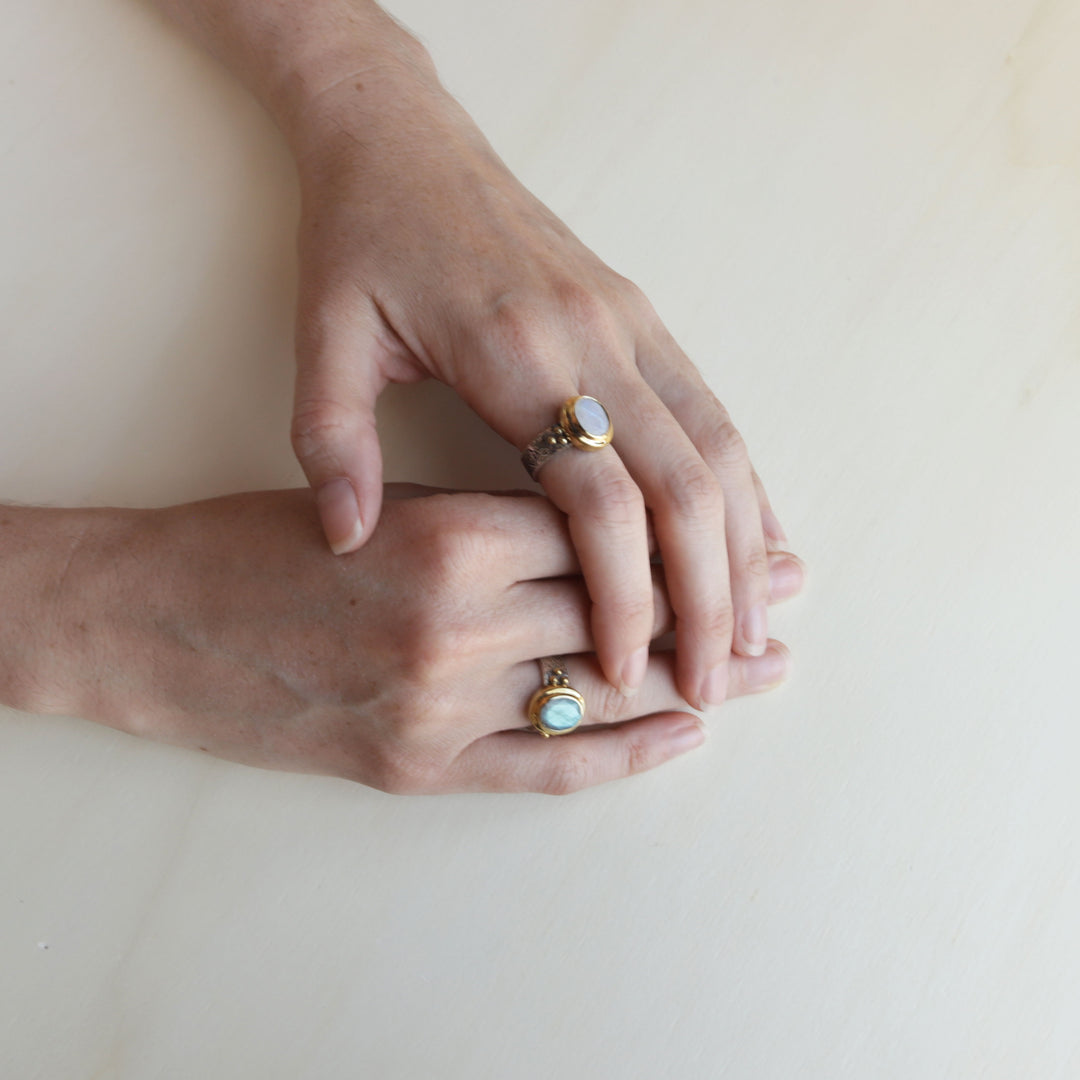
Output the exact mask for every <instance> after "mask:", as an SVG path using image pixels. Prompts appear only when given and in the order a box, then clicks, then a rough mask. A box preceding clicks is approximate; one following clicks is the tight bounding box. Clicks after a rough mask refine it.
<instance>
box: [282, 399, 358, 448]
mask: <svg viewBox="0 0 1080 1080" xmlns="http://www.w3.org/2000/svg"><path fill="white" fill-rule="evenodd" d="M352 426H353V424H352V411H351V410H350V409H348V408H347V407H346V406H344V405H341V404H339V403H338V402H336V401H331V400H326V399H318V400H310V401H303V402H300V403H298V404H297V407H296V411H295V412H294V414H293V420H292V428H291V431H290V436H291V439H292V447H293V450H294V451H295V453H296V456H297V457H298V458H300V460H301V461H310V460H312V459H316V460H317V459H319V458H320V457H326V456H329V454H331V453H332V452H333V450H332V448H333V447H336V446H338V445H340V444H341V443H343V442H344V441H345V440H346V439H347V438H348V436H349V433H350V431H351V430H352Z"/></svg>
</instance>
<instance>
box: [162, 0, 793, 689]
mask: <svg viewBox="0 0 1080 1080" xmlns="http://www.w3.org/2000/svg"><path fill="white" fill-rule="evenodd" d="M156 2H157V4H158V6H159V7H161V8H162V9H163V10H164V11H165V12H167V13H168V14H169V15H170V16H171V17H172V18H173V19H175V20H176V21H177V22H178V23H179V24H181V25H182V26H183V27H184V28H185V29H186V30H187V31H188V32H189V33H190V34H191V35H192V36H193V37H194V38H196V39H197V40H198V41H200V42H201V43H202V44H203V45H204V46H205V47H206V48H208V49H209V50H210V51H212V52H213V53H215V55H217V56H218V58H219V59H220V60H221V61H222V62H223V63H224V64H225V65H226V66H228V67H229V68H230V69H231V70H232V71H233V72H235V73H236V75H237V76H238V77H239V78H240V79H241V80H242V81H243V82H244V83H245V84H246V85H247V86H248V87H249V88H250V89H251V91H252V92H253V93H254V94H255V95H256V96H257V97H258V98H259V100H260V101H261V102H262V103H263V105H264V106H265V107H266V108H267V110H268V111H269V112H270V114H271V115H272V116H273V117H274V119H275V120H276V122H277V123H278V125H279V127H280V128H281V130H282V132H283V133H284V135H285V137H286V139H287V140H288V142H289V145H290V147H291V148H292V150H293V152H294V155H295V158H296V162H297V166H298V170H299V176H300V181H301V190H302V196H303V209H302V220H301V223H300V230H299V251H300V270H301V290H300V298H299V309H298V319H297V361H298V367H297V380H296V395H295V407H294V420H293V430H292V436H293V445H294V447H295V449H296V453H297V456H298V458H299V460H300V462H301V464H302V466H303V468H304V471H305V474H306V476H307V478H308V480H309V481H310V483H311V486H312V488H313V490H314V491H315V493H316V500H317V506H318V509H319V512H320V517H321V522H322V526H323V529H324V532H325V536H326V539H327V540H328V541H329V544H330V547H331V548H332V550H333V551H334V552H337V553H349V552H354V551H356V550H358V549H360V548H361V547H362V546H363V545H364V544H365V543H367V542H368V541H369V540H370V538H371V537H372V536H373V535H374V534H375V529H376V524H377V521H378V519H379V515H380V506H381V500H382V490H383V488H382V466H381V459H380V453H379V443H378V438H377V434H376V431H375V421H374V405H375V400H376V398H377V396H378V395H379V393H380V392H381V391H382V390H383V388H384V387H385V386H386V385H387V384H388V383H389V382H410V381H415V380H418V379H423V378H428V377H434V378H438V379H441V380H442V381H444V382H446V383H447V384H448V385H450V386H452V387H453V388H454V389H455V390H456V391H457V392H458V393H459V394H460V395H461V397H462V398H463V399H464V400H465V401H466V402H467V403H468V404H469V405H470V406H471V407H472V408H473V409H475V410H476V412H477V413H478V414H479V415H480V416H481V417H483V418H484V420H486V421H487V422H488V423H489V424H490V425H491V426H492V427H493V428H494V429H495V430H496V431H497V432H499V433H500V434H501V435H502V436H504V437H505V438H506V439H507V440H509V441H510V442H512V443H513V444H514V445H515V446H516V447H517V448H518V449H521V448H523V447H524V446H525V445H526V444H527V443H528V442H529V441H530V439H532V438H533V437H534V436H535V435H536V434H537V433H538V432H540V431H542V430H543V429H544V428H546V427H547V426H548V425H549V424H550V423H552V422H553V420H554V419H555V416H556V413H557V409H558V406H559V405H560V404H561V403H562V402H563V401H565V400H566V399H567V398H569V397H572V396H574V395H576V394H590V395H592V396H594V397H596V398H598V399H599V400H601V401H602V402H603V403H604V404H605V405H606V406H607V408H608V409H609V411H610V413H611V415H612V417H613V419H614V423H615V432H616V434H615V441H614V443H613V444H612V446H610V447H608V448H606V449H604V450H602V451H599V452H597V453H594V454H587V453H582V452H577V451H574V452H564V453H562V454H560V455H558V456H557V457H556V458H554V459H553V460H552V461H551V462H550V463H548V464H547V465H546V466H545V467H544V468H543V469H542V471H541V473H540V478H539V479H540V482H541V484H542V486H543V487H544V489H545V491H546V493H547V495H548V497H549V498H550V499H551V501H552V502H553V503H554V504H555V505H556V506H557V507H558V508H559V509H560V510H562V511H563V512H564V513H565V514H566V516H567V520H568V523H569V525H568V527H569V531H570V536H571V538H572V541H573V545H574V548H575V551H576V553H577V557H578V559H579V561H580V565H581V568H582V573H583V576H584V579H585V582H586V584H587V588H588V594H589V597H590V600H591V607H590V622H591V627H592V633H593V640H594V643H595V649H596V655H597V657H598V660H599V664H600V668H601V670H602V672H603V674H604V676H605V677H606V679H607V680H608V682H609V683H610V684H611V685H612V686H613V687H615V688H617V689H618V690H619V691H620V692H622V693H623V694H625V695H627V696H631V695H633V694H634V693H635V692H637V691H638V690H639V689H640V688H641V687H642V685H643V683H644V680H645V678H646V674H647V671H648V667H649V648H648V646H649V639H650V633H651V630H652V628H653V626H654V623H655V619H656V615H655V611H654V609H653V591H652V575H651V571H650V565H649V554H648V545H647V540H646V535H647V521H648V520H649V518H650V517H651V520H652V522H653V525H654V528H655V535H656V538H657V541H658V544H659V549H660V552H661V555H662V558H663V562H664V566H665V569H666V575H667V591H668V595H669V596H670V602H671V607H672V610H673V611H674V619H675V633H676V639H677V648H676V659H675V682H676V685H677V686H678V688H679V691H680V693H681V695H682V697H683V699H684V700H685V701H686V702H688V703H689V704H691V705H692V706H694V707H696V708H702V707H705V706H706V705H716V704H719V703H721V702H722V701H723V700H724V699H725V697H726V696H727V694H728V682H729V678H730V677H731V669H730V665H731V658H732V657H737V656H741V657H744V658H745V657H754V656H761V655H762V654H763V652H764V651H765V649H766V644H767V640H768V638H767V617H766V604H767V600H768V595H769V558H768V552H769V550H770V549H771V548H775V547H777V546H779V545H782V544H783V543H784V542H785V537H784V534H783V531H782V529H781V528H780V525H779V523H778V521H777V519H776V516H775V514H774V513H773V512H772V510H771V508H770V506H769V502H768V499H767V497H766V495H765V491H764V488H763V487H762V485H761V482H760V480H759V479H758V477H757V474H756V473H755V471H754V469H753V467H752V465H751V462H750V459H749V456H748V454H747V451H746V447H745V445H744V443H743V440H742V439H741V438H740V436H739V433H738V431H737V430H736V429H735V427H734V425H733V424H732V422H731V419H730V417H729V416H728V414H727V412H726V410H725V409H724V407H723V406H722V405H721V403H720V402H719V401H718V400H717V399H716V397H715V396H714V395H713V393H712V392H711V391H710V390H709V388H708V387H707V386H706V385H705V383H704V381H703V380H702V378H701V376H700V375H699V373H698V372H697V370H696V368H695V367H694V365H693V364H692V363H691V362H690V360H689V359H688V358H687V356H686V355H685V353H684V352H683V351H682V350H681V349H680V348H679V346H678V344H677V343H676V342H675V340H674V339H673V337H672V336H671V334H670V333H669V332H668V331H667V329H666V328H665V327H664V325H663V324H662V322H661V321H660V319H659V318H658V317H657V315H656V313H655V311H654V310H653V309H652V307H651V305H650V304H649V302H648V301H647V300H646V299H645V297H644V296H643V295H642V294H641V292H640V291H639V290H638V289H637V288H636V287H635V286H634V285H633V284H632V283H630V282H629V281H627V280H626V279H625V278H623V277H621V276H620V275H619V274H617V273H616V272H615V271H613V270H611V269H610V268H609V267H608V266H606V265H605V264H604V263H603V262H602V261H601V260H600V259H599V258H598V257H597V256H596V255H595V254H593V253H592V252H591V251H590V250H588V249H587V248H586V247H585V246H584V245H583V244H582V243H581V242H580V241H579V240H578V239H577V238H576V237H575V236H574V235H573V234H572V233H571V232H570V230H569V229H568V228H567V227H566V226H565V225H564V224H563V223H562V222H561V221H559V219H558V218H557V217H556V216H555V215H554V214H553V213H552V212H551V211H550V210H548V209H547V208H546V207H545V206H543V205H542V204H541V203H540V202H539V201H538V200H537V199H536V198H535V197H534V196H533V195H531V194H530V193H529V192H528V191H526V190H525V189H524V188H523V187H522V186H521V184H520V183H519V182H518V181H517V180H516V179H515V178H514V176H513V175H512V174H511V173H510V172H509V170H508V169H507V168H506V166H505V165H504V164H503V163H502V162H501V161H500V160H499V158H498V157H497V156H496V154H495V153H494V151H493V150H492V149H491V147H490V146H489V144H488V143H487V142H486V140H485V139H484V137H483V136H482V135H481V133H480V132H479V130H478V129H477V128H476V126H475V124H474V123H473V122H472V120H471V119H470V118H469V116H468V115H467V114H466V113H465V112H464V110H463V109H462V108H461V106H460V105H459V104H458V103H457V102H456V101H455V100H454V99H453V98H452V97H451V96H450V95H449V94H448V93H447V92H446V91H445V90H444V89H443V87H442V86H441V84H440V83H439V80H438V78H437V75H436V73H435V70H434V67H433V65H432V63H431V60H430V58H429V56H428V54H427V52H426V51H425V49H424V48H423V47H422V46H421V45H420V44H419V43H418V42H417V41H416V40H415V39H414V38H413V37H412V36H411V35H409V34H408V33H406V32H405V31H404V30H403V29H402V28H401V27H400V26H399V25H398V24H397V23H395V22H394V21H393V20H392V19H391V18H389V17H388V16H387V15H386V14H385V13H384V12H383V11H382V10H381V9H380V8H379V7H378V6H377V5H375V4H374V3H371V2H369V0H308V2H304V3H300V2H298V0H156Z"/></svg>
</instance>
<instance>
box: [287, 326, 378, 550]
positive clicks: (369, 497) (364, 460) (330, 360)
mask: <svg viewBox="0 0 1080 1080" xmlns="http://www.w3.org/2000/svg"><path fill="white" fill-rule="evenodd" d="M332 338H333V340H331V339H332ZM376 351H377V344H376V340H375V337H374V334H373V333H370V332H367V331H366V330H365V329H364V328H363V327H358V326H357V325H356V323H355V322H353V324H352V325H351V326H349V327H343V328H342V330H341V331H340V332H339V333H337V334H336V335H335V334H334V332H332V331H331V332H327V333H322V334H319V335H312V334H310V333H308V332H306V331H305V328H301V332H300V334H299V337H298V347H297V371H296V393H295V398H294V404H293V421H292V445H293V450H294V451H295V453H296V456H297V458H298V459H299V461H300V465H301V467H302V468H303V470H304V475H305V476H306V477H307V478H308V483H310V484H311V486H312V488H313V489H314V491H315V502H316V505H317V506H318V510H319V518H320V519H321V521H322V527H323V532H324V533H325V534H326V539H327V542H328V543H329V544H330V548H331V550H332V551H333V552H334V554H335V555H344V554H345V553H346V552H349V551H355V550H356V549H357V548H358V547H360V546H361V545H362V544H363V543H364V541H365V540H366V539H367V537H368V536H370V535H371V532H372V530H373V529H374V528H375V523H376V522H377V521H378V518H379V510H380V507H381V505H382V452H381V450H380V449H379V436H378V433H377V431H376V429H375V401H376V398H378V396H379V393H380V392H381V391H382V389H383V387H384V386H385V385H386V379H385V377H384V376H383V375H382V374H381V373H380V371H379V368H378V364H377V363H376V359H375V356H376Z"/></svg>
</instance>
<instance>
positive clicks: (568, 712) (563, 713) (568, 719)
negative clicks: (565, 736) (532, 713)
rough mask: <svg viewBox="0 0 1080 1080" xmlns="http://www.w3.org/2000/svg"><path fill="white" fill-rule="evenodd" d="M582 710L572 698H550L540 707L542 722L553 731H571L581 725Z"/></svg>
mask: <svg viewBox="0 0 1080 1080" xmlns="http://www.w3.org/2000/svg"><path fill="white" fill-rule="evenodd" d="M581 717H582V709H581V706H580V705H579V704H578V702H577V701H576V699H574V698H572V697H553V698H548V700H547V701H545V702H544V704H543V705H541V706H540V721H541V723H542V724H543V725H544V727H546V728H548V729H549V730H551V731H571V730H573V729H574V728H575V727H577V725H578V724H580V723H581Z"/></svg>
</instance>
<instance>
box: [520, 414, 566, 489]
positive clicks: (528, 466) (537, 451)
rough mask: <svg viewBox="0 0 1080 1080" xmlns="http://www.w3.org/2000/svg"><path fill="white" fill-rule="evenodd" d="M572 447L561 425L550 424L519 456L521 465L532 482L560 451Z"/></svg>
mask: <svg viewBox="0 0 1080 1080" xmlns="http://www.w3.org/2000/svg"><path fill="white" fill-rule="evenodd" d="M572 446H573V443H572V442H571V441H570V436H569V435H567V434H566V431H565V430H564V428H563V426H562V424H552V425H551V427H549V428H545V429H544V430H543V431H541V432H540V434H539V435H537V436H536V438H535V439H533V441H532V442H531V443H529V445H528V446H526V447H525V449H524V451H523V452H522V454H521V464H522V465H524V466H525V471H526V472H527V473H528V474H529V476H531V477H532V478H533V479H534V480H536V479H537V474H538V473H539V472H540V470H541V469H542V468H543V467H544V466H545V465H546V464H547V463H548V462H549V461H550V460H551V459H552V458H553V457H554V456H555V455H556V454H557V453H559V451H561V450H566V449H568V448H570V447H572Z"/></svg>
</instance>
